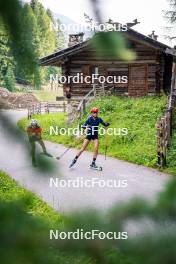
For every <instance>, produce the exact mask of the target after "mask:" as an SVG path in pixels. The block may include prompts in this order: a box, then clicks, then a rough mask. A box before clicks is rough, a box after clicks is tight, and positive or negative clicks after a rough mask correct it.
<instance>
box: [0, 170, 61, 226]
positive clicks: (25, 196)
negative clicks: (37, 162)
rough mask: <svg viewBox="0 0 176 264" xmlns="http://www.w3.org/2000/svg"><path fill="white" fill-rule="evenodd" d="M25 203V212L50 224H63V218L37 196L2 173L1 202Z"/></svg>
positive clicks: (0, 184) (0, 178)
mask: <svg viewBox="0 0 176 264" xmlns="http://www.w3.org/2000/svg"><path fill="white" fill-rule="evenodd" d="M18 200H21V201H25V203H24V204H25V210H26V212H28V213H30V214H31V215H34V216H38V217H40V218H42V219H44V220H45V221H47V222H48V224H51V225H53V224H54V225H58V224H60V223H61V224H62V217H61V216H60V215H59V214H58V213H56V212H55V211H54V210H53V209H52V208H51V207H50V206H48V205H47V204H46V203H45V202H43V201H42V200H41V199H40V198H38V197H37V196H36V195H35V194H33V193H31V192H29V191H27V190H25V189H24V188H22V187H20V186H19V185H18V184H17V182H16V181H15V180H12V179H11V178H10V177H9V176H8V175H7V174H5V173H4V172H1V171H0V201H2V202H3V201H4V202H5V201H6V202H15V201H18Z"/></svg>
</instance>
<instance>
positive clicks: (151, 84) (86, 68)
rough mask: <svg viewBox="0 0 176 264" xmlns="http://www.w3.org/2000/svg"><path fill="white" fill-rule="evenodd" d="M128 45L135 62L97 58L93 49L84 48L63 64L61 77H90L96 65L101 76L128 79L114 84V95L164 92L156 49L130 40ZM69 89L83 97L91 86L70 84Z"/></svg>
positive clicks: (161, 57) (161, 67) (162, 65)
mask: <svg viewBox="0 0 176 264" xmlns="http://www.w3.org/2000/svg"><path fill="white" fill-rule="evenodd" d="M130 42H131V44H132V45H131V46H132V47H133V49H134V51H135V52H136V54H137V59H136V60H135V61H132V62H129V63H124V62H122V61H119V60H115V59H113V58H104V57H103V56H102V57H100V56H98V55H97V54H96V53H95V50H93V49H90V48H87V47H86V48H84V50H82V51H80V52H79V53H77V54H76V55H74V56H72V57H70V59H69V61H67V62H66V63H65V64H64V67H63V74H66V75H69V74H70V75H72V76H74V75H76V74H77V73H81V72H83V74H84V75H91V67H92V66H98V67H99V74H100V75H104V76H108V75H117V76H118V75H121V76H123V75H124V76H128V83H127V84H124V83H121V84H118V85H117V84H116V85H115V91H116V93H117V94H129V95H131V96H144V95H147V94H159V93H160V91H161V89H163V75H164V67H165V63H164V62H165V61H164V56H163V55H162V53H161V52H159V51H157V50H156V49H154V48H151V47H149V46H146V45H144V44H142V43H139V42H135V41H132V40H130ZM109 86H113V85H109ZM65 87H66V85H65ZM70 87H71V93H72V95H73V96H83V95H85V94H86V93H88V92H89V90H90V89H91V88H92V86H91V85H88V84H85V83H84V84H73V83H72V84H71V85H70Z"/></svg>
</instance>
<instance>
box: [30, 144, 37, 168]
mask: <svg viewBox="0 0 176 264" xmlns="http://www.w3.org/2000/svg"><path fill="white" fill-rule="evenodd" d="M30 145H31V157H32V164H33V165H35V163H36V159H35V142H34V141H31V142H30Z"/></svg>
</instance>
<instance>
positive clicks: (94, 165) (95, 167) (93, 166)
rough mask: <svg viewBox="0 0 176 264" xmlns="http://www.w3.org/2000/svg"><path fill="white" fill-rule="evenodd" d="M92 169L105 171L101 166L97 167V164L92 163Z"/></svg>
mask: <svg viewBox="0 0 176 264" xmlns="http://www.w3.org/2000/svg"><path fill="white" fill-rule="evenodd" d="M90 168H91V169H92V170H98V171H102V170H103V168H102V167H100V166H97V165H96V163H95V162H92V163H91V164H90Z"/></svg>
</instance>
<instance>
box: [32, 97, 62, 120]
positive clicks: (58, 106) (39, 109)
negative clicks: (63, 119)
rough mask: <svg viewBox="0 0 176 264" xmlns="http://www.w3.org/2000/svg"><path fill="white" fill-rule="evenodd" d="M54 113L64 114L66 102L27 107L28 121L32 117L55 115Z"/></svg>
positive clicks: (42, 103) (44, 103)
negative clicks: (46, 114)
mask: <svg viewBox="0 0 176 264" xmlns="http://www.w3.org/2000/svg"><path fill="white" fill-rule="evenodd" d="M55 112H66V102H65V101H63V102H61V103H54V102H53V103H52V102H51V103H49V102H41V103H37V104H34V105H31V106H30V107H28V119H31V118H32V117H33V116H34V115H39V114H45V113H48V114H49V113H55Z"/></svg>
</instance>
